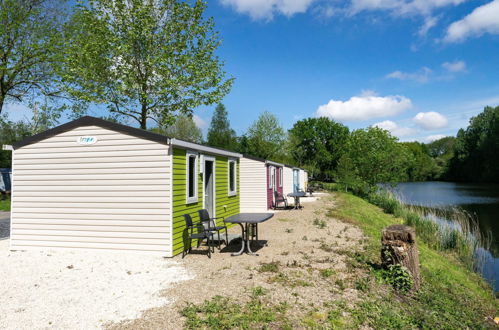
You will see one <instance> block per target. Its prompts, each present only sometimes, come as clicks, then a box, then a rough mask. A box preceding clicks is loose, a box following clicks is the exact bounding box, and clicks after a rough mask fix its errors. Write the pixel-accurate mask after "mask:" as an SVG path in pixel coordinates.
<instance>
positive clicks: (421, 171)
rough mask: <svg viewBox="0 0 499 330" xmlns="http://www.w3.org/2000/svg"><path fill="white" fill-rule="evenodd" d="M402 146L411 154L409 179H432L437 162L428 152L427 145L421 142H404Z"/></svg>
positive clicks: (408, 170)
mask: <svg viewBox="0 0 499 330" xmlns="http://www.w3.org/2000/svg"><path fill="white" fill-rule="evenodd" d="M402 146H403V147H404V148H405V149H406V151H407V152H408V155H409V159H408V164H407V165H408V167H407V179H408V180H409V181H426V180H428V179H432V178H433V175H434V172H435V163H434V160H433V159H432V158H431V157H430V155H429V154H428V149H427V147H426V145H425V144H423V143H419V142H405V143H402Z"/></svg>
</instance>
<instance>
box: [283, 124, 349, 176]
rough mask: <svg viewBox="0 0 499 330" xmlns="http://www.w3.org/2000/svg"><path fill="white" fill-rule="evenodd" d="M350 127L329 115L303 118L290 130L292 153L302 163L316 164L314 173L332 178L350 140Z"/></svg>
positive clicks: (300, 164) (313, 166) (311, 165)
mask: <svg viewBox="0 0 499 330" xmlns="http://www.w3.org/2000/svg"><path fill="white" fill-rule="evenodd" d="M348 136H349V131H348V128H347V127H346V126H344V125H342V124H339V123H336V122H334V121H333V120H331V119H329V118H324V117H321V118H308V119H304V120H300V121H298V122H296V123H295V124H294V125H293V128H292V129H290V130H289V141H290V150H291V155H292V157H293V159H294V161H295V162H296V163H297V164H298V165H299V166H306V165H308V166H310V167H311V168H316V169H317V171H313V172H316V173H314V177H316V178H319V179H321V180H326V181H329V180H331V178H332V177H333V176H334V171H335V170H336V168H337V165H338V161H339V159H340V158H341V156H342V155H343V152H344V149H345V145H346V143H347V141H348Z"/></svg>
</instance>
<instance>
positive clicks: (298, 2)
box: [219, 0, 316, 20]
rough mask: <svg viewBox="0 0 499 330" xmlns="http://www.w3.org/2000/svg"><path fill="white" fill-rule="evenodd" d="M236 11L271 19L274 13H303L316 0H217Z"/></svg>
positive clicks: (254, 16)
mask: <svg viewBox="0 0 499 330" xmlns="http://www.w3.org/2000/svg"><path fill="white" fill-rule="evenodd" d="M219 1H220V2H221V3H222V4H223V5H226V6H230V7H232V8H233V9H234V10H236V11H237V12H238V13H241V14H247V15H249V16H250V17H251V18H253V19H255V20H258V19H267V20H269V19H272V17H273V16H274V14H282V15H286V16H293V15H294V14H298V13H304V12H306V11H307V9H308V8H309V7H310V5H311V4H312V3H313V2H315V1H316V0H219Z"/></svg>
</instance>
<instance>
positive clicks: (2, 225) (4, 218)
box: [0, 212, 10, 240]
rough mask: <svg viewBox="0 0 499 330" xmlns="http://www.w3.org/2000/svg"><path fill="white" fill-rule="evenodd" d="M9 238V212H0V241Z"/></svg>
mask: <svg viewBox="0 0 499 330" xmlns="http://www.w3.org/2000/svg"><path fill="white" fill-rule="evenodd" d="M9 236H10V212H0V240H3V239H7V238H9Z"/></svg>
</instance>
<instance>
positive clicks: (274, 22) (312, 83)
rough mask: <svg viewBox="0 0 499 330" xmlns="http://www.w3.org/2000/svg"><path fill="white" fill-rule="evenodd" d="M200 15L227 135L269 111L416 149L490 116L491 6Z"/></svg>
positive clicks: (298, 1)
mask: <svg viewBox="0 0 499 330" xmlns="http://www.w3.org/2000/svg"><path fill="white" fill-rule="evenodd" d="M207 14H208V15H210V16H213V17H214V18H215V22H216V26H217V29H218V30H219V31H220V34H221V36H222V37H223V39H224V42H223V44H222V46H221V48H220V50H219V55H220V57H221V58H222V59H224V60H225V62H226V70H227V72H228V73H229V74H230V75H232V76H234V77H235V78H236V81H235V83H234V86H233V89H232V91H231V93H230V94H229V95H227V97H226V98H225V100H224V103H225V104H226V106H227V109H228V111H229V114H230V120H231V123H232V125H233V126H234V128H235V129H236V131H237V132H238V133H243V132H244V131H245V130H246V128H247V127H248V126H249V125H250V124H251V122H252V121H254V120H255V119H256V118H257V117H258V115H259V113H261V112H262V111H264V110H268V111H270V112H272V113H274V114H276V115H277V116H278V117H279V118H280V120H281V123H282V125H283V126H284V127H285V128H290V127H291V126H292V125H293V123H294V122H295V121H296V120H298V119H301V118H305V117H310V116H318V115H323V116H328V117H330V118H333V119H335V120H337V121H340V122H342V123H344V124H346V125H347V126H348V127H350V128H352V129H355V128H362V127H367V126H369V125H373V124H378V125H379V126H381V127H384V128H386V129H389V130H391V131H392V133H393V134H394V135H397V136H399V137H400V138H401V139H402V140H415V139H417V140H420V141H427V140H428V139H431V138H430V137H434V136H439V135H454V134H455V133H456V131H457V130H458V129H459V128H460V127H466V125H467V122H468V120H469V118H470V117H471V116H473V115H476V114H478V113H479V112H480V111H481V110H482V109H483V107H484V106H486V105H492V106H495V105H499V79H498V77H499V56H497V55H494V54H497V53H498V51H499V1H498V0H495V1H492V2H490V1H464V0H437V1H430V0H413V1H399V0H353V1H334V0H325V1H323V0H317V1H314V0H220V1H209V7H208V10H207ZM212 110H213V107H209V108H205V109H199V110H198V111H197V112H196V114H197V115H198V116H199V117H200V118H202V119H203V120H204V121H205V122H206V123H208V122H209V120H210V116H211V113H212Z"/></svg>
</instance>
